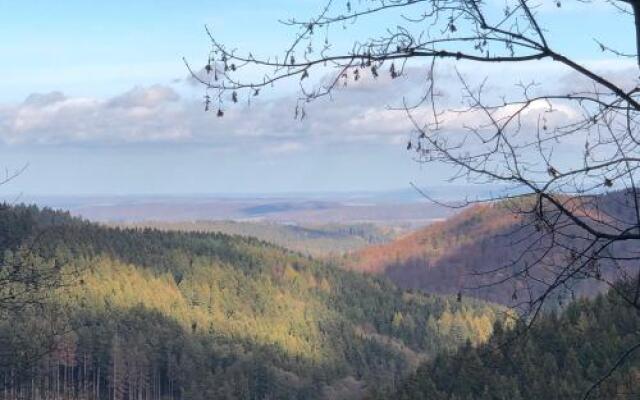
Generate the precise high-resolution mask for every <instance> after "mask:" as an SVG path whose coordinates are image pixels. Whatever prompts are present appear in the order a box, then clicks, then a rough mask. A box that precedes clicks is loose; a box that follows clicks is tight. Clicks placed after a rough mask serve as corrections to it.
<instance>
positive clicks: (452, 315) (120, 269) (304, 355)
mask: <svg viewBox="0 0 640 400" xmlns="http://www.w3.org/2000/svg"><path fill="white" fill-rule="evenodd" d="M0 238H1V241H0V248H1V250H2V252H1V253H0V254H2V255H3V264H2V265H4V267H3V268H2V270H1V272H2V273H3V274H6V273H9V270H25V271H33V270H37V269H46V270H52V271H58V274H59V279H62V280H64V282H65V284H64V285H62V286H61V287H60V288H59V289H58V290H56V291H55V292H53V293H50V294H49V296H47V298H46V301H37V302H33V303H30V302H26V303H25V305H24V306H23V307H22V308H21V309H20V310H19V312H12V310H10V309H7V310H4V311H3V313H4V315H2V319H1V320H0V352H1V353H2V363H0V384H2V390H1V391H0V398H1V399H2V400H14V399H45V398H46V399H65V400H66V399H113V400H124V399H138V400H141V399H149V400H152V399H189V400H191V399H193V400H197V399H212V398H215V399H295V398H299V399H314V398H336V399H337V398H349V399H352V398H357V397H359V396H360V395H363V394H365V393H366V392H367V391H371V390H372V389H377V388H382V387H393V386H394V384H395V383H397V382H399V381H400V380H401V379H402V378H403V377H405V376H406V375H407V374H408V373H410V372H411V371H412V370H414V369H415V367H416V366H417V365H419V364H420V363H421V362H423V361H425V360H426V359H429V358H431V357H434V356H435V355H436V354H438V353H440V352H442V351H446V352H451V351H453V350H454V349H456V348H458V347H459V346H461V345H465V343H468V342H470V343H472V344H474V345H477V344H480V343H482V342H484V341H485V340H487V339H488V338H489V336H490V335H491V333H492V328H493V326H494V323H495V322H496V321H497V320H503V319H505V315H506V314H505V312H504V309H502V308H500V307H498V306H492V305H489V304H487V303H483V302H480V301H476V300H472V299H466V298H464V299H462V300H461V301H460V300H459V299H457V298H455V297H443V296H430V295H423V294H418V293H413V292H405V291H402V290H400V289H397V288H396V287H395V286H393V285H392V284H391V283H389V282H388V281H386V280H383V279H378V278H373V277H367V276H362V275H360V274H357V273H353V272H348V271H344V270H341V269H339V268H337V267H335V266H332V265H329V264H327V263H325V262H319V261H315V260H313V259H311V258H309V257H308V256H304V255H301V254H297V253H293V252H291V251H287V250H284V249H282V248H280V247H276V246H274V245H270V244H267V243H265V242H262V241H259V240H257V239H250V238H242V237H239V236H227V235H224V234H216V233H193V232H192V233H185V232H163V231H159V230H154V229H143V230H136V229H120V228H106V227H102V226H98V225H95V224H92V223H89V222H86V221H82V220H79V219H74V218H71V217H69V216H68V215H67V214H65V213H60V212H54V211H51V210H47V209H45V210H39V209H37V208H36V207H28V206H17V207H10V206H3V207H2V209H1V210H0ZM2 290H3V292H5V293H4V294H6V293H15V292H13V290H14V289H13V288H11V287H3V289H2ZM40 300H42V299H40Z"/></svg>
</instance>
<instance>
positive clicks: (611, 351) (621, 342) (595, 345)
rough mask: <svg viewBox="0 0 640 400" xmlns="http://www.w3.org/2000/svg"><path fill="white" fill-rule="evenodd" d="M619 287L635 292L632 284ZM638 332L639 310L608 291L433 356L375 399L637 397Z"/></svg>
mask: <svg viewBox="0 0 640 400" xmlns="http://www.w3.org/2000/svg"><path fill="white" fill-rule="evenodd" d="M618 290H628V291H629V293H634V291H635V285H632V287H627V288H626V289H625V286H624V285H620V287H619V288H618ZM520 328H522V327H520ZM639 331H640V316H639V315H638V313H637V310H636V309H635V308H634V307H630V306H629V305H628V303H625V302H622V300H621V299H620V296H619V295H618V294H614V293H613V292H611V293H609V294H607V295H601V296H598V297H597V298H596V299H594V300H581V301H577V302H575V303H573V304H572V305H571V306H570V307H568V308H567V310H566V311H565V312H564V313H562V314H561V315H557V314H555V313H551V314H549V315H545V316H544V317H542V318H541V319H540V321H538V322H537V323H536V324H535V325H534V326H533V327H532V328H531V329H529V330H526V331H524V332H520V331H518V330H517V329H516V330H509V329H502V328H500V327H498V328H497V329H496V332H495V335H494V336H493V337H492V339H491V340H490V341H489V342H488V343H486V344H485V345H482V346H479V347H477V348H474V347H473V346H466V347H464V348H462V349H460V350H459V351H458V352H456V353H455V354H453V355H452V354H449V355H446V354H445V355H440V356H438V357H436V358H435V360H433V361H431V362H428V363H426V364H424V365H422V366H421V367H420V368H419V369H418V371H417V372H416V373H415V374H414V375H412V376H411V377H410V378H408V379H407V380H406V381H405V382H404V383H403V384H402V385H401V386H400V388H399V389H398V390H397V391H396V392H391V393H386V394H385V395H382V396H380V398H385V399H399V400H413V399H416V400H417V399H433V400H439V399H459V400H466V399H469V400H471V399H478V400H485V399H487V400H488V399H496V400H520V399H522V400H524V399H531V400H537V399H583V398H585V396H586V395H587V394H589V397H587V398H589V399H637V398H638V396H640V355H639V354H638V352H637V351H634V350H637V349H638V332H639ZM516 336H517V339H516V340H515V341H514V340H513V339H514V338H515V337H516ZM605 378H606V379H605Z"/></svg>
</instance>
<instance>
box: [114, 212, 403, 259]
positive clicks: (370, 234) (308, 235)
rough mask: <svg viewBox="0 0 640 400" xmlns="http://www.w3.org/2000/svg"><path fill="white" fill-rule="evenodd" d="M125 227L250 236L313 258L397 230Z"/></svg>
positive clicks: (213, 224)
mask: <svg viewBox="0 0 640 400" xmlns="http://www.w3.org/2000/svg"><path fill="white" fill-rule="evenodd" d="M116 226H119V225H116ZM124 227H136V228H146V227H150V228H157V229H160V230H178V231H185V232H211V233H225V234H227V235H239V236H250V237H254V238H258V239H260V240H264V241H266V242H270V243H274V244H276V245H278V246H282V247H284V248H286V249H289V250H293V251H297V252H300V253H303V254H309V255H312V256H314V257H325V256H340V255H344V254H346V253H348V252H350V251H353V250H357V249H361V248H364V247H366V246H370V245H373V244H380V243H385V242H388V241H390V240H392V239H393V238H395V237H396V236H397V233H398V231H399V229H394V228H388V227H381V226H378V225H375V224H370V223H353V224H348V225H342V224H308V225H286V224H280V223H275V222H264V221H252V222H245V221H196V222H145V223H136V224H127V225H124Z"/></svg>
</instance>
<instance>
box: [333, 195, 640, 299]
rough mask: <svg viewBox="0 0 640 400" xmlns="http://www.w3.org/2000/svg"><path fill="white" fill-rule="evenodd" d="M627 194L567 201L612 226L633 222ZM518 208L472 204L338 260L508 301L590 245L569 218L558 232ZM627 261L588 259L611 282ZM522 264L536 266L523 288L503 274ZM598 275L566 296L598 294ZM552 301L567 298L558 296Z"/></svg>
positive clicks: (622, 252) (620, 251) (428, 287)
mask: <svg viewBox="0 0 640 400" xmlns="http://www.w3.org/2000/svg"><path fill="white" fill-rule="evenodd" d="M629 200H630V199H629V196H627V195H626V194H625V193H623V192H614V193H610V194H607V195H602V196H597V197H595V198H585V199H578V200H576V199H571V198H567V200H566V201H567V202H582V203H580V208H581V209H583V210H585V211H584V212H593V213H596V212H597V213H599V214H600V215H603V216H604V217H603V218H604V219H603V221H605V223H608V224H609V226H614V225H616V224H617V225H620V224H621V223H624V224H627V222H624V221H633V216H632V215H630V214H629V213H630V212H631V211H630V210H632V208H633V207H631V206H630V205H629V204H630V203H629ZM518 201H523V202H526V201H529V200H527V199H523V200H518ZM523 204H524V203H523ZM520 206H521V205H519V204H517V203H516V202H513V201H502V202H496V203H490V204H479V205H475V206H472V207H469V208H466V209H464V210H463V211H461V212H460V213H458V214H456V215H454V216H453V217H450V218H448V219H447V220H445V221H441V222H436V223H434V224H431V225H429V226H427V227H424V228H421V229H418V230H416V231H414V232H412V233H409V234H407V235H404V236H401V237H399V238H397V239H395V240H393V241H391V242H389V243H384V244H380V245H374V246H371V247H368V248H364V249H361V250H358V251H356V252H354V253H353V254H351V255H350V256H349V257H346V258H344V260H343V264H344V265H345V267H346V268H348V269H351V270H356V271H361V272H367V273H371V274H377V275H384V276H386V277H388V278H389V279H390V280H392V281H393V282H394V283H396V284H397V285H399V286H401V287H404V288H413V289H420V290H423V291H425V292H429V293H441V294H454V293H463V294H467V295H470V296H474V297H476V298H480V299H484V300H488V301H493V302H498V303H501V304H509V305H511V304H514V303H517V302H518V301H519V300H521V299H523V298H524V297H526V296H528V295H531V293H534V294H535V293H539V291H540V290H543V289H544V285H545V284H546V282H548V281H550V280H551V279H552V278H553V274H554V273H555V272H554V271H559V269H557V268H562V266H563V265H566V263H568V262H570V260H571V258H570V257H571V255H572V254H576V253H578V252H580V251H581V249H585V248H588V246H589V243H590V242H589V241H588V238H585V237H584V236H583V235H582V234H581V233H580V232H579V231H578V230H577V228H576V227H575V226H574V225H572V224H570V223H569V224H564V225H563V228H562V231H561V232H558V233H556V234H554V233H552V232H548V231H544V230H541V229H540V226H539V225H537V224H535V223H532V218H531V217H530V216H529V215H526V214H523V213H517V212H514V210H517V209H519V208H520ZM581 212H582V211H581ZM607 221H609V222H607ZM625 226H626V225H625ZM635 246H636V244H635V243H633V242H620V243H616V244H614V245H613V246H612V247H611V248H610V251H612V252H614V253H615V254H617V255H618V257H619V258H621V259H624V257H625V256H626V255H628V256H629V259H632V258H633V257H634V255H635V254H637V248H635ZM629 266H631V267H632V264H630V263H628V262H626V261H624V260H623V261H617V262H615V265H614V262H612V261H610V260H608V259H607V257H602V258H601V259H599V260H598V263H597V264H594V268H597V269H598V271H597V272H594V274H601V275H598V276H602V277H605V278H608V279H609V280H611V281H615V280H617V279H619V277H620V276H619V275H620V272H621V271H624V269H625V268H627V267H629ZM525 268H535V270H531V271H533V274H534V275H535V279H534V281H537V282H538V283H536V282H534V283H533V286H528V285H529V282H524V281H517V280H512V279H506V278H508V277H509V276H511V275H512V274H514V273H519V272H520V271H523V270H524V269H525ZM623 275H624V274H623ZM577 278H578V277H577ZM577 278H576V279H577ZM596 280H597V279H591V280H589V279H584V280H582V281H581V282H579V284H578V285H577V286H576V288H575V290H573V288H572V290H570V291H567V292H568V293H567V294H566V295H568V296H571V297H579V296H581V295H587V296H593V295H595V294H597V293H600V292H601V291H602V290H604V288H605V287H606V285H605V284H601V283H598V282H595V281H596ZM561 296H565V294H562V295H561ZM558 301H559V302H564V303H566V300H562V299H561V298H558Z"/></svg>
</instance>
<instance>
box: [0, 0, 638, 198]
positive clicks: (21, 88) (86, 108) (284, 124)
mask: <svg viewBox="0 0 640 400" xmlns="http://www.w3.org/2000/svg"><path fill="white" fill-rule="evenodd" d="M492 1H494V2H495V3H496V9H499V7H500V4H499V1H498V0H492ZM323 4H324V1H321V0H271V1H268V2H267V1H258V0H235V1H233V2H230V1H220V0H209V1H182V2H176V1H150V0H138V1H135V2H133V1H118V0H112V1H107V2H87V1H73V0H60V1H56V2H53V1H32V0H23V1H9V0H0V37H1V38H2V40H0V54H1V55H2V57H1V59H2V60H3V61H2V62H0V166H1V167H2V168H4V169H6V171H8V173H10V172H11V171H13V170H16V169H20V168H21V167H22V166H25V165H28V167H27V168H26V170H25V171H24V172H23V173H21V174H20V175H19V176H18V177H17V178H16V179H14V180H13V181H11V182H10V183H9V184H7V185H5V186H3V187H2V188H0V190H2V191H4V192H8V193H23V194H27V195H62V194H64V195H69V194H85V195H89V194H100V195H104V194H107V195H108V194H112V195H124V194H203V193H226V194H228V193H278V192H314V191H360V190H370V191H377V190H392V189H402V188H407V187H409V183H410V182H416V183H417V184H419V185H422V186H429V185H441V184H443V183H444V182H445V180H446V178H447V177H448V176H449V175H450V173H451V171H448V170H447V169H446V168H444V167H442V166H434V165H426V166H425V165H420V164H419V163H416V162H415V161H414V160H413V159H412V157H411V154H410V153H408V152H407V151H406V149H405V144H406V141H407V140H408V138H409V137H410V136H409V131H410V126H409V124H408V122H407V121H406V118H404V117H403V116H402V115H399V114H398V113H397V112H396V113H394V112H391V111H389V110H387V106H389V105H394V104H396V103H397V102H398V101H400V99H401V98H402V96H403V95H405V94H406V93H411V92H412V91H414V90H415V88H416V87H417V86H418V85H419V84H420V81H419V80H418V78H417V77H419V76H420V73H421V72H422V71H423V69H424V67H423V66H421V65H415V66H412V68H413V70H412V71H413V72H414V75H413V76H412V75H411V74H409V76H408V77H406V78H404V79H401V80H399V82H395V83H391V82H387V81H383V82H382V83H380V84H378V85H376V86H375V87H370V85H369V83H370V82H363V83H362V84H361V85H360V86H356V87H354V88H353V89H349V90H344V91H343V92H342V93H338V95H337V96H336V98H335V100H333V101H320V102H318V104H314V105H313V106H312V107H311V109H310V113H309V118H307V119H306V120H305V121H302V122H299V121H294V120H293V107H294V105H295V95H296V94H295V92H294V91H293V90H292V89H291V88H290V87H287V85H284V86H283V87H282V88H279V89H278V90H274V91H273V92H272V93H271V94H269V95H267V96H266V97H265V99H263V100H261V101H259V102H257V104H254V105H252V106H251V108H250V109H239V110H236V111H234V112H231V113H229V117H228V118H224V119H219V118H216V117H215V115H214V114H212V113H205V112H204V111H203V108H202V104H201V99H202V96H203V94H204V92H203V90H202V88H200V87H198V86H196V85H194V84H193V82H192V81H191V80H189V79H188V78H187V75H188V73H187V70H186V68H185V66H184V64H183V62H182V57H186V59H188V60H189V61H190V62H192V63H193V64H194V65H201V64H203V63H204V61H205V60H206V57H207V54H208V48H209V47H208V41H207V37H206V36H205V32H204V26H205V25H207V26H209V27H211V28H212V29H213V30H214V32H215V33H216V35H218V37H219V38H220V39H221V40H222V41H224V42H227V43H233V44H234V45H235V46H237V47H238V48H242V49H256V52H258V53H259V54H276V53H278V52H279V51H281V50H282V49H283V47H284V44H286V43H289V41H290V40H291V38H292V37H293V34H294V32H292V31H291V29H290V28H288V27H286V26H283V25H282V24H280V23H279V22H278V20H281V19H286V18H289V17H303V18H304V17H308V16H311V15H315V14H316V13H317V11H318V10H319V9H321V7H322V6H323ZM549 4H550V5H547V4H546V3H545V4H544V5H543V7H542V8H541V9H540V16H541V19H543V20H544V22H545V26H547V27H548V28H549V30H550V31H551V32H552V33H553V35H552V36H553V38H554V39H553V40H554V43H553V45H554V46H555V47H556V48H559V49H562V50H566V51H567V52H569V53H570V54H571V55H572V56H573V57H575V58H576V59H578V60H580V61H581V62H584V63H587V64H591V65H598V66H599V67H600V68H603V69H609V70H611V69H613V70H616V69H618V70H624V68H625V67H626V65H621V64H620V61H612V60H611V59H609V58H608V57H607V55H603V54H602V53H601V52H600V51H599V50H598V46H597V45H596V44H595V42H594V41H593V39H598V40H601V41H604V42H607V43H613V44H615V45H616V46H617V48H619V49H621V50H623V51H627V52H633V48H632V45H633V40H632V37H633V30H632V24H631V21H630V20H629V19H627V18H624V17H620V15H618V14H616V13H615V12H612V11H610V8H606V7H605V6H604V5H603V4H600V3H597V2H596V3H593V4H588V5H584V4H580V3H578V2H573V3H571V2H565V3H564V4H563V7H562V8H560V9H557V8H556V7H555V6H553V5H555V2H550V3H549ZM385 23H391V22H390V21H385V20H383V19H372V20H364V21H362V22H361V23H360V24H359V25H358V27H357V28H351V29H347V30H345V32H344V33H341V34H340V35H336V36H334V39H333V40H335V41H336V43H337V45H346V44H348V43H350V41H351V40H353V39H354V38H358V37H359V35H360V34H362V33H368V32H373V31H379V30H380V29H381V27H382V26H384V25H383V24H385ZM499 68H501V69H502V70H503V72H498V75H499V76H501V77H502V78H504V77H505V76H509V77H511V78H512V79H514V80H515V79H518V76H519V75H518V74H520V73H522V74H523V76H524V77H530V76H534V77H535V76H537V75H541V74H542V75H544V74H547V75H548V76H549V77H554V79H557V77H558V76H563V75H562V74H563V72H562V71H560V72H559V71H557V70H555V69H553V67H550V66H548V65H546V64H539V65H534V66H531V67H525V68H524V69H523V70H520V71H514V70H511V69H509V67H506V66H500V67H499ZM527 68H528V69H527ZM468 70H469V71H473V73H474V74H476V75H478V76H480V75H482V74H485V73H486V74H487V75H489V74H490V73H492V71H488V70H487V71H485V70H483V69H482V68H476V67H469V69H468ZM412 71H410V72H412ZM523 71H524V72H523ZM493 72H495V71H493ZM510 82H511V81H510Z"/></svg>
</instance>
